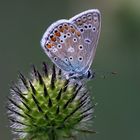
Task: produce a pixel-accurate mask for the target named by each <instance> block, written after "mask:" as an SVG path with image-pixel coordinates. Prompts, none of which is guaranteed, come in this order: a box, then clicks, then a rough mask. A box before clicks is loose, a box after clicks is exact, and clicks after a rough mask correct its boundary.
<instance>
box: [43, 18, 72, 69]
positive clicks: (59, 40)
mask: <svg viewBox="0 0 140 140" xmlns="http://www.w3.org/2000/svg"><path fill="white" fill-rule="evenodd" d="M68 24H69V22H68V20H59V21H57V22H55V23H53V24H52V25H51V26H50V27H49V28H48V29H47V30H46V32H45V33H44V35H43V37H42V39H41V46H42V48H43V50H44V51H45V53H46V54H47V55H48V57H49V58H50V59H51V60H52V62H53V63H55V64H56V65H57V66H58V67H59V68H60V69H62V70H64V71H66V72H71V71H72V66H71V64H70V62H69V61H68V59H67V48H68V47H69V46H68V45H67V43H66V42H65V37H64V35H65V33H66V27H65V26H64V25H68Z"/></svg>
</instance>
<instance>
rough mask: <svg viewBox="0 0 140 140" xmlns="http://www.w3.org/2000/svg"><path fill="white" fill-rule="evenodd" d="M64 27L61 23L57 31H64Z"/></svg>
mask: <svg viewBox="0 0 140 140" xmlns="http://www.w3.org/2000/svg"><path fill="white" fill-rule="evenodd" d="M64 29H65V28H64V27H63V26H62V25H61V26H60V27H59V31H60V32H62V33H63V32H64Z"/></svg>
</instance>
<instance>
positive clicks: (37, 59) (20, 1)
mask: <svg viewBox="0 0 140 140" xmlns="http://www.w3.org/2000/svg"><path fill="white" fill-rule="evenodd" d="M92 8H98V9H99V10H100V11H101V14H102V30H101V35H100V40H99V45H98V49H97V53H96V57H95V59H94V63H93V65H92V68H95V69H96V70H97V71H103V73H104V72H105V73H106V72H110V71H117V72H118V74H117V75H116V76H110V75H108V76H107V78H105V79H103V78H100V76H97V78H96V79H94V80H93V81H91V82H89V83H88V88H89V89H90V91H91V93H92V95H93V96H94V97H95V101H96V102H98V106H97V107H96V111H95V115H96V119H94V124H93V128H94V129H95V130H96V131H98V132H99V133H98V134H96V135H90V136H89V137H88V138H87V139H89V140H90V139H95V140H139V139H140V62H139V61H140V1H139V0H102V1H101V0H55V1H54V0H41V1H39V0H38V1H37V0H30V1H29V0H11V1H10V0H0V139H1V140H11V139H13V136H12V134H11V132H10V129H9V122H8V120H7V114H6V109H5V104H6V102H7V99H6V97H7V96H8V95H9V94H10V92H9V88H10V85H11V81H15V82H17V79H18V78H17V77H18V76H17V75H18V72H19V70H20V71H21V72H22V73H24V74H25V75H26V76H29V72H30V70H31V68H30V66H31V64H35V65H36V66H37V67H38V68H40V67H41V62H42V61H47V62H49V63H50V60H49V59H48V57H47V56H46V55H45V54H44V52H43V51H42V49H41V47H40V39H41V37H42V34H43V33H44V31H45V29H46V28H47V27H48V26H49V25H50V24H51V23H52V22H54V21H56V20H58V19H61V18H62V19H63V18H66V19H68V18H70V17H72V16H74V15H75V14H78V13H80V12H82V11H84V10H87V9H92ZM99 75H100V74H99Z"/></svg>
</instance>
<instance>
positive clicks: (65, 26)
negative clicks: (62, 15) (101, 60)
mask: <svg viewBox="0 0 140 140" xmlns="http://www.w3.org/2000/svg"><path fill="white" fill-rule="evenodd" d="M100 28H101V15H100V12H99V10H97V9H91V10H87V11H84V12H82V13H80V14H78V15H76V16H74V17H72V18H70V19H69V20H65V19H62V20H58V21H56V22H54V23H53V24H52V25H51V26H50V27H49V28H48V29H47V30H46V31H45V33H44V35H43V37H42V39H41V46H42V48H43V50H44V51H45V53H46V54H47V55H48V57H49V58H50V59H51V60H52V62H53V63H54V64H56V66H58V67H59V68H60V69H61V70H63V71H64V73H65V74H66V76H67V77H68V78H71V77H73V78H81V79H82V78H89V77H90V75H91V73H90V70H89V69H90V66H91V64H92V61H93V59H94V56H95V52H96V48H97V43H98V38H99V34H100Z"/></svg>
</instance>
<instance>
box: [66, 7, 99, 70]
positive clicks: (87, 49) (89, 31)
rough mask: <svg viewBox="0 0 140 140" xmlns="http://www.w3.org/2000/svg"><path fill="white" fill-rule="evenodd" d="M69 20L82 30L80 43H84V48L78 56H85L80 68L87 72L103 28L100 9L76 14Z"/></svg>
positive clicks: (79, 51)
mask: <svg viewBox="0 0 140 140" xmlns="http://www.w3.org/2000/svg"><path fill="white" fill-rule="evenodd" d="M69 21H70V22H71V23H72V24H74V25H75V26H76V27H77V29H78V30H79V31H80V32H81V39H80V41H79V45H80V44H82V45H83V50H82V51H81V50H78V52H77V56H83V57H84V58H83V62H82V63H81V64H80V65H81V66H80V67H79V68H81V69H80V70H81V72H83V73H86V72H87V71H88V70H89V68H90V66H91V64H92V61H93V59H94V56H95V52H96V48H97V44H98V39H99V34H100V28H101V15H100V12H99V10H97V9H91V10H87V11H85V12H82V13H80V14H79V15H76V16H74V17H73V18H71V19H70V20H69ZM83 51H84V54H83Z"/></svg>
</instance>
